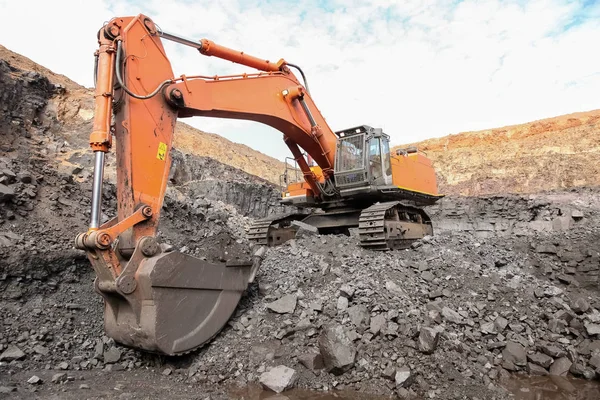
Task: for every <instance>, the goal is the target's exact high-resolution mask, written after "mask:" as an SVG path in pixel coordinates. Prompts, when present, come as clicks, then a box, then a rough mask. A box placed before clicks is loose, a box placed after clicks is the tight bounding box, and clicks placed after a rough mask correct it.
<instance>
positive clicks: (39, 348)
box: [33, 344, 50, 356]
mask: <svg viewBox="0 0 600 400" xmlns="http://www.w3.org/2000/svg"><path fill="white" fill-rule="evenodd" d="M33 351H34V352H36V353H37V354H40V355H42V356H47V355H48V354H49V353H50V350H48V348H47V347H44V346H42V345H39V344H38V345H36V346H34V348H33Z"/></svg>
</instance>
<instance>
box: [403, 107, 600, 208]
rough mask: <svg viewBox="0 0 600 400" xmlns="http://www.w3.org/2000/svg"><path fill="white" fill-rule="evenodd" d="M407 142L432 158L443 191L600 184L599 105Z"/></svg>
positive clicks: (465, 192)
mask: <svg viewBox="0 0 600 400" xmlns="http://www.w3.org/2000/svg"><path fill="white" fill-rule="evenodd" d="M411 145H415V146H417V147H418V148H419V149H420V150H422V151H424V152H426V153H427V155H428V156H429V157H431V159H432V160H433V162H434V167H435V169H436V172H437V176H438V183H439V188H440V191H441V192H442V193H445V194H460V195H470V196H476V195H482V194H505V193H535V192H539V191H546V190H553V189H568V188H572V187H582V186H597V185H600V167H599V165H600V110H594V111H590V112H583V113H575V114H569V115H563V116H559V117H556V118H549V119H544V120H540V121H535V122H530V123H527V124H521V125H514V126H507V127H503V128H497V129H489V130H484V131H478V132H465V133H459V134H456V135H449V136H445V137H442V138H439V139H429V140H425V141H422V142H419V143H414V144H411ZM407 146H408V145H406V146H405V145H402V146H396V147H395V149H397V148H400V147H407Z"/></svg>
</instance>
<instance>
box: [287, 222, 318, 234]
mask: <svg viewBox="0 0 600 400" xmlns="http://www.w3.org/2000/svg"><path fill="white" fill-rule="evenodd" d="M291 224H292V225H293V226H295V227H296V228H297V229H298V230H297V231H296V238H302V237H310V236H317V235H318V234H319V230H318V229H317V228H316V227H314V226H312V225H309V224H306V223H304V222H302V221H292V222H291Z"/></svg>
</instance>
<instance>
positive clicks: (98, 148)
mask: <svg viewBox="0 0 600 400" xmlns="http://www.w3.org/2000/svg"><path fill="white" fill-rule="evenodd" d="M98 37H99V43H100V48H99V50H98V52H97V53H96V60H97V63H96V62H95V71H94V76H95V77H94V80H95V84H96V92H95V94H94V100H95V109H94V126H93V131H92V133H91V134H90V147H91V148H92V150H93V151H94V158H95V160H94V181H93V183H92V210H91V215H90V229H94V230H95V229H98V228H99V227H100V216H101V215H102V183H103V180H104V155H105V153H107V152H108V151H109V149H110V147H111V144H112V137H111V132H110V123H111V116H112V99H113V95H112V93H113V75H114V68H115V48H114V45H113V42H112V40H111V39H110V35H108V34H106V33H105V32H104V28H103V29H102V30H100V34H99V35H98Z"/></svg>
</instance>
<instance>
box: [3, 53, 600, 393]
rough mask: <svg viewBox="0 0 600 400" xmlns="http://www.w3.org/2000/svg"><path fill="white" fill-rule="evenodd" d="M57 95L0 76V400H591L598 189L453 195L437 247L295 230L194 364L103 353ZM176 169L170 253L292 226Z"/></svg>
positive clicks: (73, 164)
mask: <svg viewBox="0 0 600 400" xmlns="http://www.w3.org/2000/svg"><path fill="white" fill-rule="evenodd" d="M68 94H69V88H65V87H64V86H60V85H57V84H55V83H52V82H51V81H50V80H48V78H47V77H45V76H43V75H41V74H39V73H35V72H27V71H22V70H19V69H17V68H15V67H14V66H11V65H10V64H9V63H8V62H6V61H2V60H0V152H1V153H0V310H1V313H0V398H4V397H6V398H18V399H34V398H40V399H41V398H43V399H81V398H86V399H105V398H119V399H137V398H140V399H142V398H164V397H169V398H174V399H175V398H181V399H190V398H194V399H195V398H198V399H207V398H212V399H220V398H251V399H258V398H261V399H262V398H268V397H273V398H275V397H277V398H282V399H285V398H286V397H288V398H297V399H304V398H323V399H326V398H332V397H345V398H362V399H364V398H375V397H392V398H395V397H399V398H427V399H507V398H519V399H535V398H553V397H552V396H557V397H556V398H573V399H597V398H599V397H600V396H599V393H600V385H599V384H598V382H599V380H600V298H599V297H598V292H599V289H600V287H599V281H598V279H599V278H598V276H599V272H600V253H599V250H600V249H599V247H598V243H600V197H599V194H600V188H597V187H596V188H595V187H589V188H577V189H573V190H570V191H564V190H563V191H556V192H545V193H538V194H532V195H526V196H518V195H506V196H487V197H456V196H451V197H447V198H444V199H443V200H441V201H440V202H439V203H438V204H436V205H435V206H432V207H429V208H428V209H427V212H428V213H429V214H430V215H431V216H432V219H433V223H434V229H435V235H434V236H433V237H427V238H425V239H423V240H421V241H419V242H416V243H415V244H414V245H413V246H412V247H411V248H410V249H408V250H402V251H390V252H371V251H365V250H362V249H361V248H360V247H359V246H358V239H357V237H356V235H355V233H354V232H353V233H352V234H351V235H350V236H333V235H332V236H319V235H317V234H314V233H312V232H310V231H308V230H301V232H300V233H301V234H300V235H299V237H298V238H297V239H295V240H292V241H290V242H287V243H286V244H284V245H282V246H280V247H277V248H270V249H268V250H267V251H266V252H265V253H264V256H263V261H262V265H261V267H260V269H259V273H258V275H257V279H256V281H255V283H254V284H252V285H251V286H250V287H249V288H248V290H247V293H246V294H245V296H244V297H243V299H242V302H241V303H240V305H239V307H238V310H237V311H236V313H235V315H234V317H233V318H232V319H231V320H230V322H229V324H228V325H227V326H226V327H225V328H224V329H223V330H222V331H221V333H220V334H219V335H218V336H217V337H216V338H215V339H214V340H213V341H212V342H211V343H210V344H208V345H207V346H205V347H204V348H202V349H200V350H198V351H196V352H194V353H192V354H189V355H186V356H183V357H177V358H171V357H161V356H157V355H151V354H147V353H144V352H141V351H137V350H134V349H129V348H125V347H123V346H121V345H119V344H117V343H114V342H113V341H112V340H111V339H109V338H108V337H106V336H104V334H103V326H102V301H101V298H100V296H98V295H97V294H96V293H94V291H93V286H92V282H93V279H94V274H93V271H92V269H91V267H90V265H89V262H88V261H87V259H86V258H85V256H84V254H83V253H82V252H81V251H78V250H75V249H74V247H73V239H74V237H75V236H76V234H77V233H79V232H83V231H85V230H86V223H87V220H88V218H89V207H90V206H89V203H90V200H89V199H90V197H91V173H92V170H91V163H90V158H89V154H87V153H86V151H84V150H82V149H83V147H82V145H81V146H80V145H79V142H77V140H74V139H73V129H74V128H72V127H69V126H67V125H66V124H65V123H64V122H63V121H61V119H60V118H59V116H58V115H57V111H56V110H57V108H56V107H54V106H53V104H57V101H58V100H60V99H61V98H66V96H68ZM57 99H58V100H57ZM79 134H80V135H81V137H82V138H83V139H80V141H81V142H83V143H85V137H86V136H87V135H88V134H89V132H86V131H80V132H79ZM110 160H111V158H110V157H109V161H110ZM173 160H174V161H173V163H174V166H173V170H172V174H171V179H170V183H169V191H168V193H167V196H166V199H165V205H164V207H163V210H162V219H161V226H160V234H159V239H160V240H161V241H164V242H167V243H170V244H173V245H175V246H176V247H177V249H179V250H180V251H183V252H187V253H189V254H193V255H196V256H198V257H202V258H205V259H207V260H210V261H212V260H220V259H223V258H230V257H235V256H236V255H238V254H241V253H246V252H247V251H248V249H249V248H250V246H249V244H248V243H247V242H246V241H245V239H244V235H245V232H246V229H247V227H248V225H249V223H250V222H251V220H252V219H253V218H257V217H261V216H264V215H267V214H269V213H274V212H282V211H286V210H285V209H283V208H281V207H279V206H278V205H277V196H278V191H277V188H276V187H274V186H272V185H270V184H269V183H268V182H266V181H264V180H261V179H259V178H256V177H252V176H251V175H247V174H245V173H243V172H242V171H240V170H237V169H235V168H232V167H229V166H226V165H223V164H220V163H218V162H216V161H214V160H212V159H210V158H202V157H197V156H194V155H191V154H184V153H182V152H179V151H174V152H173ZM109 169H110V166H109ZM113 182H114V180H113V181H111V180H110V179H109V182H107V183H106V185H105V190H104V204H103V210H104V214H105V215H104V216H103V218H104V220H106V219H107V218H108V217H109V216H112V215H114V213H115V206H116V202H115V197H114V196H115V186H114V183H113ZM262 386H266V387H270V388H271V389H275V390H283V389H284V388H290V389H291V391H286V392H284V393H283V395H275V392H273V391H272V390H271V389H266V390H264V391H263V389H261V387H262Z"/></svg>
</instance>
